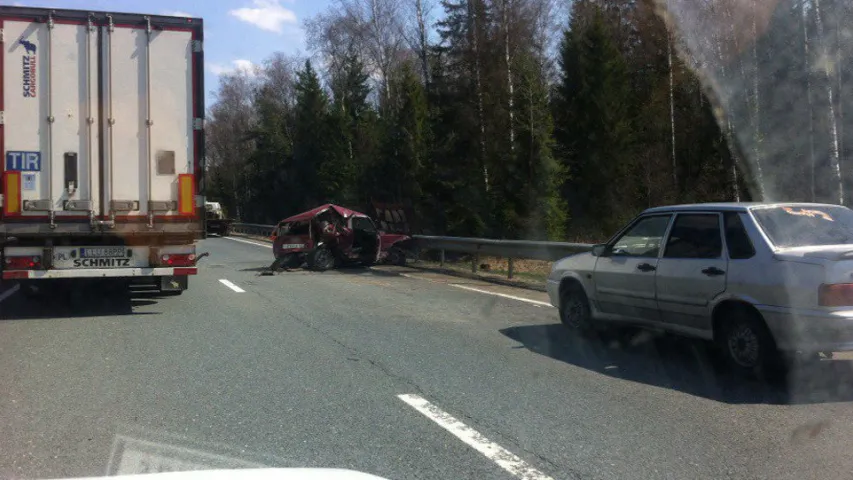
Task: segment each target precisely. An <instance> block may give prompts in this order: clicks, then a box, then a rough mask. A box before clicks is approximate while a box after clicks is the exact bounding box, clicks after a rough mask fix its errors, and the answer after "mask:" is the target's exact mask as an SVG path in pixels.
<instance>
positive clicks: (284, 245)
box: [281, 243, 305, 250]
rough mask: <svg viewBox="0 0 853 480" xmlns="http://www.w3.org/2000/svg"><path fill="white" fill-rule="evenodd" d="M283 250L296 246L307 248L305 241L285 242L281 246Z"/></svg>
mask: <svg viewBox="0 0 853 480" xmlns="http://www.w3.org/2000/svg"><path fill="white" fill-rule="evenodd" d="M281 248H282V250H292V249H294V248H305V244H304V243H285V244H283V245H282V246H281Z"/></svg>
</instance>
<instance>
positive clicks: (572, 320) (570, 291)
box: [560, 285, 592, 333]
mask: <svg viewBox="0 0 853 480" xmlns="http://www.w3.org/2000/svg"><path fill="white" fill-rule="evenodd" d="M560 321H562V322H563V325H565V326H566V327H567V328H568V329H569V330H572V331H575V332H578V333H587V332H589V331H590V330H591V329H592V314H591V313H590V308H589V299H587V298H586V294H585V293H584V291H583V289H582V288H581V287H580V286H579V285H571V286H569V287H568V288H567V289H566V291H565V293H563V297H562V299H561V300H560Z"/></svg>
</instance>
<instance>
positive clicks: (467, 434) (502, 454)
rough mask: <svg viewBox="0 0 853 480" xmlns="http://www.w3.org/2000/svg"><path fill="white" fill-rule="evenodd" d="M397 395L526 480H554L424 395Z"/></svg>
mask: <svg viewBox="0 0 853 480" xmlns="http://www.w3.org/2000/svg"><path fill="white" fill-rule="evenodd" d="M397 398H399V399H400V400H402V401H404V402H406V403H407V404H408V405H409V406H410V407H412V408H414V409H415V410H417V411H418V412H420V413H421V414H422V415H423V416H425V417H427V418H428V419H430V420H432V421H433V422H435V423H437V424H438V426H440V427H441V428H443V429H445V430H447V431H448V432H450V433H451V434H453V436H455V437H456V438H458V439H459V440H462V441H463V442H465V444H467V445H468V446H469V447H471V448H473V449H474V450H476V451H478V452H480V453H482V454H483V455H485V456H486V458H488V459H489V460H491V461H493V462H495V463H497V464H498V466H500V467H501V468H503V469H504V470H506V471H507V472H509V473H511V474H513V475H515V476H516V477H518V478H520V479H523V480H554V479H553V478H551V477H549V476H548V475H545V474H544V473H542V472H540V471H539V470H537V469H535V468H533V466H532V465H530V464H529V463H527V462H525V461H524V460H522V459H521V458H519V457H518V456H517V455H515V454H514V453H512V452H510V451H509V450H507V449H505V448H503V447H502V446H500V445H498V444H497V443H495V442H493V441H491V440H489V439H488V438H486V437H484V436H483V434H481V433H480V432H478V431H476V430H474V429H473V428H471V427H469V426H468V425H465V424H464V423H462V422H460V421H459V420H457V419H456V418H454V417H453V416H452V415H450V414H449V413H447V412H445V411H444V410H442V409H440V408H438V407H436V406H435V405H433V404H432V403H430V402H429V401H427V400H426V399H424V398H423V397H421V396H420V395H413V394H403V395H397Z"/></svg>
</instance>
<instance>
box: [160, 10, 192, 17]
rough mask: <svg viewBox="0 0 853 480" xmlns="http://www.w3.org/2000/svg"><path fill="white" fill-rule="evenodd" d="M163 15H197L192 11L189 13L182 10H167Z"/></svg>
mask: <svg viewBox="0 0 853 480" xmlns="http://www.w3.org/2000/svg"><path fill="white" fill-rule="evenodd" d="M162 15H168V16H170V17H195V15H193V14H192V13H187V12H184V11H181V10H166V11H164V12H163V13H162Z"/></svg>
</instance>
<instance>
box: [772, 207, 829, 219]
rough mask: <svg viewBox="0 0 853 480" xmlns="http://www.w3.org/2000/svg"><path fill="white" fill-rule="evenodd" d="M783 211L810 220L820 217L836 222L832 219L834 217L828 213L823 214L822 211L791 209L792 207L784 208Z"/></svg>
mask: <svg viewBox="0 0 853 480" xmlns="http://www.w3.org/2000/svg"><path fill="white" fill-rule="evenodd" d="M782 210H784V211H785V212H787V213H789V214H791V215H797V216H799V217H810V218H815V217H820V218H822V219H824V220H826V221H828V222H834V221H835V220H833V219H832V217H831V216H830V215H829V214H828V213H826V212H821V211H820V210H809V209H807V208H791V207H782Z"/></svg>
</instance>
